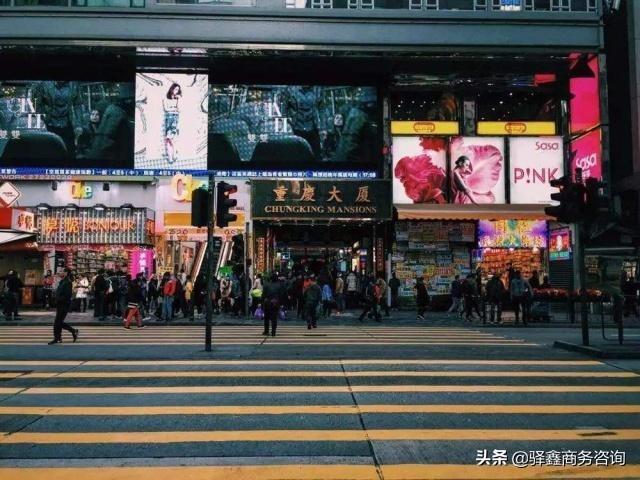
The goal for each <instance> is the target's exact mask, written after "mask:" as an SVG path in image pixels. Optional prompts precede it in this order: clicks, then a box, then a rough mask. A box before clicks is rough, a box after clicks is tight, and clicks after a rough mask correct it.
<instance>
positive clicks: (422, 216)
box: [395, 203, 554, 220]
mask: <svg viewBox="0 0 640 480" xmlns="http://www.w3.org/2000/svg"><path fill="white" fill-rule="evenodd" d="M545 206H546V205H455V204H435V203H434V204H406V205H404V204H403V205H395V207H396V209H397V210H398V220H554V219H553V218H551V217H547V215H545V213H544V207H545Z"/></svg>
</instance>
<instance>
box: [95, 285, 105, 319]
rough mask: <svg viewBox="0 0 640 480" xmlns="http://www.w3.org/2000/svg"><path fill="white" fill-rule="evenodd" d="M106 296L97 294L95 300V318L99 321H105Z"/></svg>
mask: <svg viewBox="0 0 640 480" xmlns="http://www.w3.org/2000/svg"><path fill="white" fill-rule="evenodd" d="M105 300H106V299H105V294H104V293H101V292H96V298H95V300H94V302H95V306H94V310H93V316H94V317H96V318H99V319H101V320H102V319H104V315H105V311H104V307H105Z"/></svg>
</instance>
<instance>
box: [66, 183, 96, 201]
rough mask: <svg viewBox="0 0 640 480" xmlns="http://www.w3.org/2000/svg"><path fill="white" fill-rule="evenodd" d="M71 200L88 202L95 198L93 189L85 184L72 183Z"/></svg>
mask: <svg viewBox="0 0 640 480" xmlns="http://www.w3.org/2000/svg"><path fill="white" fill-rule="evenodd" d="M70 185H71V198H73V199H74V200H87V199H90V198H93V187H92V186H91V185H87V184H85V183H84V182H71V183H70Z"/></svg>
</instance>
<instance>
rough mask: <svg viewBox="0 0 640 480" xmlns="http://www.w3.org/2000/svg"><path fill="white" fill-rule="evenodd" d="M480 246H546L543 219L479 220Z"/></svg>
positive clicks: (545, 229)
mask: <svg viewBox="0 0 640 480" xmlns="http://www.w3.org/2000/svg"><path fill="white" fill-rule="evenodd" d="M478 245H479V246H480V248H546V247H547V222H546V221H544V220H496V221H491V220H479V221H478Z"/></svg>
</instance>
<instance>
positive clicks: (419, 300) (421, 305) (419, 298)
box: [415, 277, 429, 320]
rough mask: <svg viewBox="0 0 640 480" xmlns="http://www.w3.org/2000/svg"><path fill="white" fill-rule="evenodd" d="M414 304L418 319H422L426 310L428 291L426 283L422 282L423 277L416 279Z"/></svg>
mask: <svg viewBox="0 0 640 480" xmlns="http://www.w3.org/2000/svg"><path fill="white" fill-rule="evenodd" d="M415 289H416V305H417V306H418V317H417V319H418V320H424V314H425V312H426V311H427V305H429V291H428V290H427V285H426V284H425V283H424V278H422V277H418V278H417V279H416V286H415Z"/></svg>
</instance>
